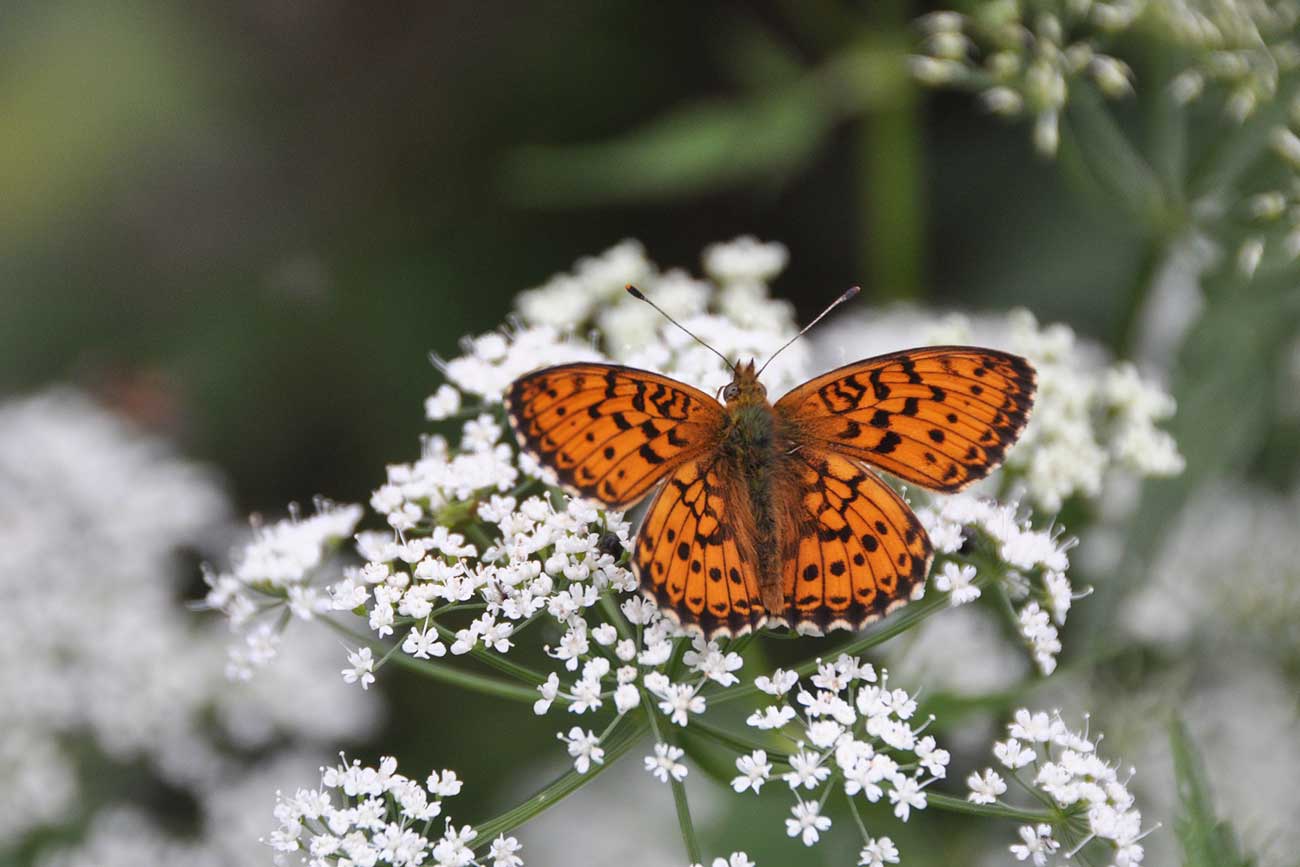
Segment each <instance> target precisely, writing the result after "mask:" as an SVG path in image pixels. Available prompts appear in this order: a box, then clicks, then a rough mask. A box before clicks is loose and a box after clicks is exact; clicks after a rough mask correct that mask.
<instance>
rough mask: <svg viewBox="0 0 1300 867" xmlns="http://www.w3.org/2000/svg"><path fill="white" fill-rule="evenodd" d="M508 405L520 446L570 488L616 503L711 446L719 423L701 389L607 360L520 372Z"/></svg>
mask: <svg viewBox="0 0 1300 867" xmlns="http://www.w3.org/2000/svg"><path fill="white" fill-rule="evenodd" d="M505 404H506V411H507V412H508V413H509V415H510V419H511V422H512V423H513V426H514V429H515V433H516V436H517V437H518V439H519V444H520V447H521V448H522V449H524V450H525V451H527V452H529V453H531V454H532V455H533V456H534V457H535V458H536V459H537V460H538V461H539V462H540V463H542V464H544V465H545V466H548V467H550V468H552V469H553V470H554V471H555V472H556V474H557V476H558V477H559V479H560V482H561V483H562V484H563V485H564V486H565V487H566V488H567V489H569V490H570V491H571V492H573V493H576V494H578V495H580V496H585V497H594V498H596V499H598V500H601V501H602V502H604V503H606V504H608V505H611V506H615V507H619V508H623V507H626V506H629V505H631V504H632V503H635V502H636V501H637V500H639V499H641V498H642V497H644V496H645V495H646V494H647V493H648V492H649V491H650V489H651V488H653V487H654V485H655V484H656V483H657V482H659V481H661V480H662V479H663V478H664V477H665V476H666V475H668V473H670V472H671V471H672V470H673V469H674V468H675V467H676V466H677V465H678V464H680V463H681V462H682V461H684V460H687V459H689V458H690V457H692V456H694V455H698V454H700V453H702V452H703V451H705V450H707V449H709V448H712V447H714V446H716V443H717V439H718V433H719V431H720V429H721V426H722V423H723V410H722V407H721V405H720V404H719V403H718V402H717V401H716V400H714V399H713V398H711V397H709V395H707V394H705V393H704V392H702V391H700V390H699V389H696V388H692V387H691V386H689V385H685V384H683V383H680V382H677V381H675V380H672V379H669V378H667V377H664V376H660V375H659V374H655V373H650V372H648V371H644V370H635V369H633V368H629V367H618V366H615V365H608V364H563V365H560V366H558V367H548V368H545V369H543V370H538V371H535V372H533V373H530V374H528V375H526V376H522V377H520V378H519V379H517V380H515V381H514V382H513V383H512V384H511V386H510V388H509V390H508V391H507V392H506V396H505Z"/></svg>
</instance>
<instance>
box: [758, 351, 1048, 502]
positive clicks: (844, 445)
mask: <svg viewBox="0 0 1300 867" xmlns="http://www.w3.org/2000/svg"><path fill="white" fill-rule="evenodd" d="M1034 385H1035V375H1034V369H1033V367H1031V366H1030V364H1029V362H1027V361H1025V360H1024V359H1023V358H1020V357H1019V356H1016V355H1011V354H1009V353H1006V352H999V351H997V350H993V349H980V348H977V347H970V346H934V347H926V348H923V349H912V350H908V351H906V352H895V353H891V354H889V355H881V356H878V357H876V358H869V359H867V360H865V361H859V362H857V363H856V364H850V365H848V366H846V367H841V368H839V369H838V370H833V371H831V372H830V373H826V374H823V375H822V376H818V377H816V378H814V379H811V380H809V381H808V382H806V383H804V384H803V385H801V386H799V387H798V388H796V389H794V390H793V391H791V392H790V393H789V394H787V395H785V396H784V397H782V398H781V399H780V400H778V401H777V402H776V411H777V413H778V414H779V415H780V416H782V417H784V418H785V419H786V420H787V421H788V422H789V426H790V428H791V430H792V431H794V433H795V435H796V437H797V438H798V441H799V442H806V443H809V444H812V445H816V446H818V447H819V448H824V449H829V450H832V451H836V452H842V453H843V454H846V455H849V456H851V457H854V458H857V459H859V460H863V461H866V462H868V463H870V464H873V465H875V466H877V467H880V468H881V469H883V470H886V471H887V472H889V473H892V474H893V475H895V476H898V477H899V478H900V479H904V480H906V481H908V482H911V483H913V484H916V485H920V486H922V487H925V488H930V489H932V490H936V491H944V492H952V491H959V490H961V489H962V488H964V487H966V486H967V485H969V484H970V483H972V482H975V481H978V480H979V479H982V478H984V477H985V476H986V475H988V474H989V473H990V472H992V471H993V470H994V469H995V468H996V467H997V466H998V465H999V464H1000V463H1001V462H1002V457H1003V455H1004V454H1005V453H1006V450H1007V448H1008V447H1009V446H1010V445H1011V444H1012V443H1014V442H1015V441H1016V438H1017V437H1019V436H1020V432H1021V431H1022V430H1024V427H1025V422H1026V421H1027V419H1028V417H1029V410H1030V409H1031V407H1032V406H1033V403H1034Z"/></svg>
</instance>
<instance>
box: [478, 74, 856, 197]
mask: <svg viewBox="0 0 1300 867" xmlns="http://www.w3.org/2000/svg"><path fill="white" fill-rule="evenodd" d="M832 122H833V114H832V111H831V106H830V105H829V104H828V102H827V100H825V99H823V98H822V95H821V94H820V93H819V92H818V91H817V89H816V88H815V87H813V86H812V85H811V84H810V83H808V82H799V83H796V84H794V85H790V86H787V87H783V88H779V89H777V90H774V91H770V92H768V93H764V94H760V95H757V96H753V97H750V98H747V99H740V100H737V101H734V102H723V101H711V102H704V103H699V104H696V105H692V106H687V107H683V108H680V109H678V110H676V111H673V112H670V113H669V114H667V115H664V116H663V117H660V118H658V119H656V120H652V121H650V122H649V123H648V124H646V125H645V126H643V127H641V128H639V129H636V130H632V131H631V132H628V133H626V134H624V135H621V136H618V137H615V138H612V139H609V140H607V141H602V142H594V143H588V144H577V145H571V146H532V147H524V148H521V149H519V150H516V151H515V152H514V153H513V154H512V156H511V157H510V158H509V159H508V160H507V162H506V164H505V166H504V170H503V176H502V185H503V189H504V192H505V194H506V195H508V196H511V197H513V198H515V199H517V200H519V201H521V202H523V203H525V204H528V205H534V206H552V207H554V206H575V205H578V206H581V205H595V204H604V203H608V202H621V201H660V200H667V199H673V198H677V197H680V196H682V195H685V194H698V193H705V192H710V191H714V190H719V189H724V188H727V187H731V186H734V185H736V184H738V183H741V182H743V181H748V180H750V179H752V178H755V177H760V176H762V177H765V178H766V179H767V180H772V179H773V177H778V178H779V177H782V176H785V175H788V174H789V173H791V172H792V171H794V170H796V169H798V168H799V167H801V166H802V165H803V164H804V163H805V162H807V160H808V159H809V157H810V156H811V155H812V153H813V152H814V150H816V148H817V147H818V146H819V145H820V144H821V142H822V140H823V139H824V138H825V136H826V134H827V133H828V132H829V131H830V128H831V125H832Z"/></svg>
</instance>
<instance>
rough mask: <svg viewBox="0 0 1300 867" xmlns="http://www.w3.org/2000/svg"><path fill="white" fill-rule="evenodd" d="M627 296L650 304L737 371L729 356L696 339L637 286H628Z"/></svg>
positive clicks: (730, 368) (728, 366)
mask: <svg viewBox="0 0 1300 867" xmlns="http://www.w3.org/2000/svg"><path fill="white" fill-rule="evenodd" d="M627 294H629V295H631V296H632V297H633V298H635V299H637V300H638V301H644V302H645V303H647V304H649V305H650V306H651V307H653V308H654V309H656V310H658V311H659V313H660V315H661V316H663V318H665V319H667V320H668V321H669V322H671V323H672V324H674V325H676V326H677V327H678V328H680V329H681V330H682V331H685V332H686V333H687V334H689V335H690V337H691V339H692V340H694V341H695V342H696V343H698V344H700V346H703V347H704V348H705V349H707V350H709V352H712V353H713V354H714V355H716V356H718V358H721V359H722V363H723V364H725V365H727V368H728V369H729V370H735V369H736V366H735V365H734V364H732V363H731V362H730V361H727V356H725V355H723V354H722V353H721V352H719V351H718V350H716V349H714V348H713V347H712V346H710V345H709V344H707V343H705V342H704V341H703V340H701V339H700V338H698V337H696V336H695V335H694V334H691V332H690V331H688V330H687V328H686V326H685V325H683V324H682V323H680V322H678V321H677V320H676V319H674V318H672V317H671V316H669V315H668V314H667V313H664V309H663V308H662V307H660V306H659V305H658V304H656V303H654V302H653V301H651V300H650V299H649V298H647V297H645V295H644V294H643V293H642V292H641V290H640V289H638V288H636V287H635V286H633V285H631V284H628V286H627Z"/></svg>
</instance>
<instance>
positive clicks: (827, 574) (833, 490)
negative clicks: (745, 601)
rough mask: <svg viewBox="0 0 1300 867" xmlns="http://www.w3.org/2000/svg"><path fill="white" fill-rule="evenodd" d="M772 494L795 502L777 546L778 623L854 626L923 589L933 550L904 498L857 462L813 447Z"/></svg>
mask: <svg viewBox="0 0 1300 867" xmlns="http://www.w3.org/2000/svg"><path fill="white" fill-rule="evenodd" d="M790 459H791V460H792V461H794V462H796V463H797V473H794V474H791V475H790V476H789V478H790V481H789V482H787V483H786V484H785V486H784V489H782V490H778V491H777V492H776V496H777V497H778V498H779V500H781V501H785V502H790V501H792V500H793V501H797V504H798V505H797V510H795V511H794V514H797V515H798V518H797V521H798V524H797V527H795V528H794V530H793V532H792V533H790V536H789V538H788V539H786V540H785V543H784V545H783V558H782V559H783V564H782V571H781V578H782V591H783V593H784V594H785V598H786V600H787V603H788V607H787V609H786V611H785V612H783V614H782V615H781V617H780V618H778V619H779V620H782V621H784V622H785V623H786V624H787V625H789V626H791V627H793V628H795V629H797V630H799V631H801V632H810V633H821V632H825V631H827V630H829V629H858V628H860V627H861V626H862V625H863V624H865V623H869V622H871V621H873V620H877V619H879V618H880V617H883V616H884V615H886V614H888V613H889V612H890V611H892V610H894V609H895V608H897V607H898V606H900V605H903V604H905V603H906V602H908V601H909V600H911V599H916V598H919V597H920V596H921V594H923V593H924V592H925V576H926V573H927V572H928V571H929V568H930V558H931V547H930V540H929V538H928V537H927V536H926V533H925V529H924V528H923V527H922V526H921V523H920V522H919V521H918V520H917V518H916V515H915V514H913V512H912V510H911V508H909V507H908V505H907V503H905V502H904V501H903V499H902V498H901V497H900V496H899V495H898V494H897V493H895V492H894V490H893V489H892V488H890V487H889V486H888V485H886V484H885V483H884V482H883V481H882V480H881V479H880V477H879V476H877V475H876V474H875V473H873V472H871V470H869V469H867V468H866V467H864V466H863V465H861V464H860V463H858V462H857V461H854V460H851V459H849V458H846V457H844V456H842V455H837V454H835V453H833V452H828V451H822V450H819V449H816V448H807V447H806V448H801V449H799V450H798V451H796V452H795V453H793V454H792V455H791V456H790Z"/></svg>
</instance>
